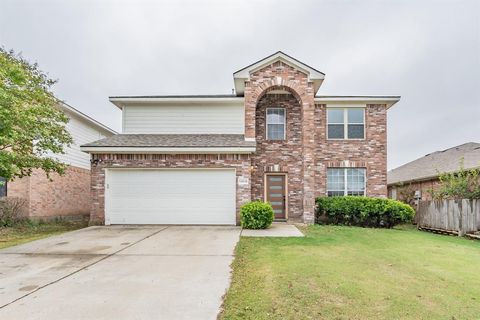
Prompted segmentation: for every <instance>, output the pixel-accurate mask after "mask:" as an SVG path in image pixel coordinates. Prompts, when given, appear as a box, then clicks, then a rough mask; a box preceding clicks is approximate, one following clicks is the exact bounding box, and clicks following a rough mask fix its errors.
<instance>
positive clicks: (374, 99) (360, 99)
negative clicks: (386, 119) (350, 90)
mask: <svg viewBox="0 0 480 320" xmlns="http://www.w3.org/2000/svg"><path fill="white" fill-rule="evenodd" d="M398 101H400V96H343V97H342V96H324V97H315V102H317V103H345V102H357V103H366V104H369V103H372V104H386V105H387V109H388V108H390V107H392V106H393V105H394V104H395V103H397V102H398Z"/></svg>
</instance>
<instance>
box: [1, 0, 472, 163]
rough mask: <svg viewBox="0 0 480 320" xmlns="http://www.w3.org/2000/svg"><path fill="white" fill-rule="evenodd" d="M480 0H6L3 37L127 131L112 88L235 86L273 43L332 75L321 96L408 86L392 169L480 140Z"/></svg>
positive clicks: (59, 87)
mask: <svg viewBox="0 0 480 320" xmlns="http://www.w3.org/2000/svg"><path fill="white" fill-rule="evenodd" d="M479 21H480V1H477V0H472V1H467V0H465V1H420V0H413V1H392V0H385V1H366V0H362V1H360V0H359V1H301V0H295V1H291V0H289V1H278V0H277V1H261V0H260V1H259V0H257V1H246V0H242V1H238V0H237V1H228V0H218V1H205V2H204V1H99V0H97V1H73V0H69V1H40V0H32V1H22V0H12V1H6V0H0V45H2V46H4V47H5V48H6V49H14V50H15V51H17V52H21V53H22V55H23V56H24V57H25V58H27V59H29V60H30V61H32V62H38V63H39V65H40V67H41V69H43V70H44V71H47V72H48V73H49V75H50V76H51V77H52V78H54V79H58V80H59V82H58V84H56V85H55V89H54V90H55V93H56V94H57V96H58V97H59V98H60V99H62V100H64V101H66V102H67V103H69V104H71V105H72V106H74V107H75V108H77V109H78V110H80V111H82V112H84V113H86V114H88V115H90V116H91V117H93V118H95V119H97V120H98V121H100V122H102V123H104V124H106V125H108V126H110V127H111V128H113V129H115V130H117V131H120V127H121V115H120V112H119V110H118V109H117V108H116V107H115V106H114V105H112V104H111V103H109V101H108V96H111V95H155V94H219V93H221V94H228V93H231V89H232V88H233V78H232V73H233V72H234V71H236V70H238V69H240V68H242V67H244V66H246V65H248V64H250V63H252V62H255V61H257V60H259V59H261V58H263V57H265V56H267V55H269V54H271V53H273V52H276V51H278V50H282V51H284V52H285V53H287V54H289V55H291V56H293V57H295V58H297V59H299V60H301V61H303V62H305V63H306V64H308V65H311V66H312V67H314V68H316V69H318V70H320V71H323V72H324V73H326V78H325V81H324V84H323V85H322V87H321V88H320V90H319V92H318V94H321V95H337V94H340V95H342V94H345V95H401V96H402V99H401V101H400V102H399V103H398V104H396V105H395V106H394V107H393V108H392V109H390V111H389V114H388V139H389V140H388V163H389V169H392V168H395V167H397V166H399V165H401V164H403V163H405V162H408V161H411V160H414V159H416V158H418V157H420V156H423V155H425V154H427V153H430V152H432V151H435V150H441V149H445V148H448V147H452V146H454V145H458V144H461V143H465V142H470V141H476V142H480V98H479V97H480V80H479V79H480V22H479Z"/></svg>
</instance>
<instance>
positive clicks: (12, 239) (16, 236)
mask: <svg viewBox="0 0 480 320" xmlns="http://www.w3.org/2000/svg"><path fill="white" fill-rule="evenodd" d="M84 227H86V223H83V222H76V223H74V222H51V223H31V222H28V223H23V224H20V225H18V226H15V227H2V228H0V249H3V248H7V247H11V246H16V245H18V244H22V243H25V242H30V241H33V240H38V239H42V238H46V237H50V236H53V235H57V234H61V233H64V232H67V231H71V230H76V229H80V228H84Z"/></svg>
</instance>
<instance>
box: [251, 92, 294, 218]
mask: <svg viewBox="0 0 480 320" xmlns="http://www.w3.org/2000/svg"><path fill="white" fill-rule="evenodd" d="M268 107H280V108H285V117H286V124H287V129H288V130H286V139H285V140H266V135H265V134H266V133H265V130H266V108H268ZM255 132H256V141H257V152H256V153H255V154H254V155H252V165H253V167H254V171H253V172H252V199H259V200H264V183H265V173H266V172H268V168H269V167H271V166H273V165H279V166H280V170H281V171H282V172H285V173H287V184H288V187H287V189H288V218H289V219H290V220H294V221H302V215H303V147H302V137H303V136H302V108H301V106H300V103H299V101H298V100H297V98H295V97H294V96H293V95H292V94H266V95H264V96H263V97H262V98H261V99H260V101H259V102H258V104H257V108H256V129H255Z"/></svg>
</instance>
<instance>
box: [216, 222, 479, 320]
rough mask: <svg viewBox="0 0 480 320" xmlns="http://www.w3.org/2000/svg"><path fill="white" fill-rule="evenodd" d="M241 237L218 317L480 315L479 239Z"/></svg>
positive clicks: (313, 231)
mask: <svg viewBox="0 0 480 320" xmlns="http://www.w3.org/2000/svg"><path fill="white" fill-rule="evenodd" d="M303 232H305V233H306V237H305V238H286V239H285V238H283V239H281V238H242V239H241V240H240V242H239V244H238V245H237V249H236V259H235V261H234V263H233V276H232V277H233V278H232V284H231V287H230V289H229V291H228V293H227V295H226V297H225V302H224V311H223V312H222V313H221V315H220V319H478V318H479V317H480V242H478V241H471V240H466V239H462V238H458V237H450V236H441V235H435V234H430V233H426V232H421V231H417V230H415V229H414V228H412V227H402V228H398V229H390V230H386V229H364V228H356V227H338V226H311V227H308V228H305V229H304V230H303Z"/></svg>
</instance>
